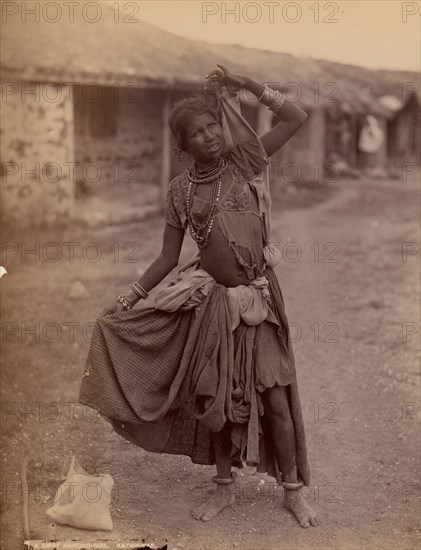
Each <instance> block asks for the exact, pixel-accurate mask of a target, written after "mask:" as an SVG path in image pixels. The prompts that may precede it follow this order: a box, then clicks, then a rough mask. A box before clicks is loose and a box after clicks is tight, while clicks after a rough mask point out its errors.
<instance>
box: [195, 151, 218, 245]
mask: <svg viewBox="0 0 421 550" xmlns="http://www.w3.org/2000/svg"><path fill="white" fill-rule="evenodd" d="M227 167H228V164H227V161H226V160H225V159H224V158H223V157H220V158H219V159H217V160H215V161H214V162H213V163H212V164H210V165H209V166H207V167H206V168H203V169H200V168H199V167H198V166H197V165H196V163H195V162H194V163H193V165H192V166H191V167H190V168H189V170H188V172H187V177H188V179H189V186H188V188H187V196H186V206H187V221H188V225H189V230H190V235H191V236H192V238H193V240H194V241H195V242H196V243H197V245H198V246H199V248H204V247H205V246H206V245H207V243H208V239H209V235H210V232H211V231H212V226H213V220H214V218H215V213H216V207H217V205H218V202H219V198H220V196H221V188H222V176H223V175H224V173H225V171H226V169H227ZM202 183H212V192H211V201H210V205H209V210H208V214H207V216H206V219H205V220H204V221H203V222H201V223H194V222H193V219H192V215H191V210H192V205H193V197H194V194H195V191H196V187H197V185H200V184H202Z"/></svg>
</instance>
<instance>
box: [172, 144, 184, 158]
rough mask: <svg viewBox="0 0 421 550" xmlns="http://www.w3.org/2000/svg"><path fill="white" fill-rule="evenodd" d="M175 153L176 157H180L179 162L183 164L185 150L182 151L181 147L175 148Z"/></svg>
mask: <svg viewBox="0 0 421 550" xmlns="http://www.w3.org/2000/svg"><path fill="white" fill-rule="evenodd" d="M174 153H175V154H176V155H178V160H179V162H182V160H183V150H182V149H181V147H180V146H179V145H177V146H176V147H174Z"/></svg>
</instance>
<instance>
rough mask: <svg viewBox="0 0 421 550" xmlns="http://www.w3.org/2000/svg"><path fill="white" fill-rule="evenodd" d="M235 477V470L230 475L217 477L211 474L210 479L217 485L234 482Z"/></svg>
mask: <svg viewBox="0 0 421 550" xmlns="http://www.w3.org/2000/svg"><path fill="white" fill-rule="evenodd" d="M236 477H237V474H236V473H235V472H232V473H231V477H218V476H217V475H216V476H213V478H212V481H213V482H214V483H217V484H218V485H230V484H231V483H234V482H235V478H236Z"/></svg>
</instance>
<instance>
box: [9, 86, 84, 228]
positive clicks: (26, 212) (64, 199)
mask: <svg viewBox="0 0 421 550" xmlns="http://www.w3.org/2000/svg"><path fill="white" fill-rule="evenodd" d="M2 91H3V93H2V117H1V127H0V132H1V159H2V164H1V179H2V181H1V197H2V201H1V203H2V206H1V209H2V219H3V223H4V224H12V225H17V226H20V227H30V226H31V225H38V224H41V223H47V224H49V223H53V222H54V221H56V220H58V219H60V220H61V219H64V218H66V217H69V216H71V215H72V213H73V201H74V177H73V174H72V167H73V166H72V162H73V160H74V144H73V105H72V102H71V89H70V88H69V87H68V86H61V85H53V84H43V83H30V82H22V83H17V82H2Z"/></svg>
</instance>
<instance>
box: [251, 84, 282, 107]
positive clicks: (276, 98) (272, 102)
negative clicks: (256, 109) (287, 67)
mask: <svg viewBox="0 0 421 550" xmlns="http://www.w3.org/2000/svg"><path fill="white" fill-rule="evenodd" d="M258 101H263V103H264V104H265V105H268V107H269V110H270V111H272V112H273V113H275V115H278V114H279V113H280V111H281V109H282V107H283V106H284V103H285V96H284V95H283V94H281V92H278V91H277V90H272V88H269V86H268V85H267V84H265V89H264V91H263V93H262V95H261V96H260V97H259V99H258Z"/></svg>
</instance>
